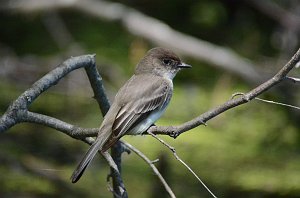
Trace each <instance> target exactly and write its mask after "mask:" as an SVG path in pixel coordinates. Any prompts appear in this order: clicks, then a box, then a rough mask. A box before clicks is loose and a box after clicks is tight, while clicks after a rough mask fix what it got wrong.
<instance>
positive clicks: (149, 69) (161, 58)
mask: <svg viewBox="0 0 300 198" xmlns="http://www.w3.org/2000/svg"><path fill="white" fill-rule="evenodd" d="M182 68H191V66H190V65H187V64H185V63H183V62H182V61H181V60H180V58H179V57H178V56H177V55H176V54H175V53H174V52H172V51H171V50H169V49H165V48H162V47H156V48H153V49H151V50H149V51H148V52H147V54H146V55H145V56H144V58H142V60H141V61H140V62H139V63H138V65H137V67H136V69H135V74H137V75H138V74H146V73H151V74H155V75H159V76H163V77H167V78H170V79H173V78H174V76H175V75H176V73H177V72H178V71H179V70H181V69H182Z"/></svg>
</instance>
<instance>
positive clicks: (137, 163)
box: [0, 0, 300, 198]
mask: <svg viewBox="0 0 300 198" xmlns="http://www.w3.org/2000/svg"><path fill="white" fill-rule="evenodd" d="M0 24H1V29H0V93H1V97H0V113H1V114H3V113H4V112H5V111H6V109H7V107H8V106H9V104H10V103H11V102H12V101H13V100H14V99H16V98H17V97H18V96H19V95H20V94H21V93H23V92H24V91H25V90H26V89H27V88H29V87H30V86H31V85H32V84H33V83H34V82H35V81H36V80H38V79H39V78H40V77H42V76H43V75H44V74H46V73H47V72H49V71H50V70H51V69H53V68H55V67H56V66H57V65H58V64H59V63H61V62H63V61H64V60H66V59H67V58H69V57H70V56H77V55H83V54H94V53H95V54H96V59H97V66H98V69H99V71H100V74H101V75H102V77H103V79H104V82H105V88H106V90H107V93H108V95H109V97H110V99H111V100H113V97H114V95H115V93H116V92H117V90H118V89H119V88H120V87H121V86H122V84H123V83H124V82H125V81H126V80H127V79H128V78H129V77H130V76H131V75H132V73H133V71H134V67H135V65H136V63H137V62H138V61H139V59H140V58H141V57H142V56H143V55H144V54H145V52H146V51H147V50H148V49H150V48H152V47H155V46H164V47H169V48H171V49H173V50H175V51H176V52H177V53H178V54H179V55H180V56H181V58H182V59H183V60H184V62H186V63H189V64H191V65H193V68H192V69H190V70H185V71H182V72H181V73H180V74H178V75H177V77H176V79H175V81H174V84H175V90H174V91H175V93H174V96H173V99H172V101H171V104H170V106H169V108H168V109H167V111H166V113H165V115H164V116H163V117H162V118H161V119H160V120H159V121H158V122H157V124H158V125H177V124H181V123H183V122H185V121H188V120H190V119H192V118H194V117H195V116H197V115H199V114H201V113H203V112H205V111H207V110H209V109H210V108H213V107H215V106H217V105H219V104H222V103H223V102H224V101H226V100H227V99H229V98H230V97H231V95H232V94H233V93H236V92H247V91H249V90H251V89H252V88H254V87H255V86H257V85H259V84H260V83H261V82H263V81H264V80H266V79H268V78H270V77H271V76H272V75H274V74H275V73H276V72H277V71H278V70H279V69H280V68H281V67H282V66H283V65H284V64H285V63H286V62H287V61H288V60H289V59H290V58H291V56H292V55H293V54H294V53H295V52H296V50H297V48H299V38H300V2H299V1H298V0H264V1H258V0H214V1H210V0H201V1H200V0H199V1H193V0H187V1H180V0H166V1H164V2H163V3H162V2H161V1H158V0H151V1H150V0H120V1H105V2H103V1H96V0H94V1H93V0H86V1H67V0H55V1H46V0H27V1H21V0H2V1H1V3H0ZM290 75H291V76H294V77H299V70H297V69H295V70H294V71H293V72H292V73H291V74H290ZM92 96H93V93H92V90H91V88H90V85H89V82H88V79H87V77H86V75H85V72H84V70H83V69H80V70H77V71H74V72H72V73H71V74H70V75H68V76H67V77H66V78H64V79H63V80H61V81H60V83H59V84H58V85H56V86H55V87H52V88H51V89H50V90H49V91H47V92H46V93H44V94H43V95H41V96H40V97H39V98H38V99H37V100H36V101H35V102H34V103H33V105H32V106H31V108H30V110H31V111H35V112H39V113H43V114H46V115H50V116H53V117H56V118H59V119H61V120H64V121H66V122H69V123H71V124H75V125H78V126H81V127H87V128H93V127H98V126H99V125H100V123H101V121H102V116H101V113H100V110H99V109H98V105H97V103H96V101H94V99H93V98H92ZM260 97H261V98H264V99H269V100H274V101H278V102H284V103H288V104H292V105H296V106H297V105H298V106H299V105H300V103H299V87H297V86H296V85H295V84H293V83H291V82H283V83H282V84H281V85H280V86H277V87H276V88H272V89H271V90H270V91H268V92H267V93H264V94H263V95H261V96H260ZM207 124H208V126H207V127H204V126H200V127H198V128H195V129H193V130H191V131H189V132H187V133H184V134H182V135H181V136H180V137H178V138H177V139H176V140H173V139H172V138H169V137H162V138H163V139H164V140H166V141H167V142H168V143H170V144H171V145H173V146H174V147H175V148H176V150H177V153H178V155H179V156H181V157H182V159H183V160H184V161H185V162H186V163H187V164H189V165H190V167H191V168H192V169H193V170H194V171H195V172H196V173H197V174H198V175H199V176H200V177H201V178H202V180H203V181H204V182H205V183H206V184H207V185H208V186H209V187H210V189H211V190H212V191H213V192H214V193H215V194H216V195H217V196H218V197H231V198H232V197H246V198H247V197H249V198H250V197H251V198H254V197H255V198H256V197H258V198H259V197H275V198H276V197H300V166H299V165H300V133H299V127H300V122H299V111H295V110H292V109H290V108H287V107H283V106H278V105H272V104H266V103H262V102H260V101H251V102H250V103H248V104H245V105H243V106H239V107H237V108H234V109H232V110H229V111H227V112H225V113H223V114H221V115H219V116H218V117H216V118H214V119H212V120H210V121H209V122H208V123H207ZM123 140H125V141H128V142H129V143H131V144H132V145H133V146H135V147H136V148H138V149H140V150H141V151H142V152H144V153H145V154H146V155H147V156H148V157H149V158H150V159H152V160H154V159H157V158H159V159H160V162H159V163H157V164H156V165H157V166H158V167H159V169H160V170H161V171H162V174H163V176H164V177H165V178H166V180H167V182H168V183H169V184H170V186H171V188H172V189H173V190H174V192H175V194H176V195H177V196H178V197H189V198H190V197H210V195H209V194H208V192H207V191H206V190H205V189H204V188H203V187H202V186H201V185H200V183H199V182H198V181H197V180H196V178H194V177H193V176H192V175H191V174H190V173H189V172H188V171H187V170H186V169H185V168H184V167H183V166H182V164H180V163H179V162H178V161H176V160H175V159H174V157H173V155H172V154H171V153H170V152H169V150H168V149H166V148H165V147H164V146H162V145H161V144H160V143H159V142H157V141H156V140H154V139H153V138H151V137H149V136H143V137H142V136H138V137H124V138H123ZM87 148H88V145H86V144H84V143H82V142H80V141H77V140H75V139H72V138H70V137H69V136H66V135H64V134H62V133H60V132H58V131H56V130H53V129H50V128H47V127H43V126H39V125H36V124H29V123H22V124H19V125H16V126H14V127H12V128H11V129H9V130H8V131H6V132H5V133H3V134H1V136H0V161H1V164H0V175H1V180H0V197H112V194H111V193H110V192H109V191H108V190H107V183H106V176H107V174H108V173H109V167H108V166H107V164H106V162H105V161H104V160H103V159H101V157H99V156H98V157H97V158H95V160H94V161H93V163H92V165H91V166H90V168H89V169H88V170H87V171H86V173H85V175H84V176H83V177H82V178H81V180H80V181H79V182H78V183H77V184H75V185H74V184H71V182H70V180H69V177H70V175H71V173H72V171H73V169H74V168H75V166H76V165H77V163H78V161H79V160H80V159H81V157H82V155H83V154H84V153H85V152H86V150H87ZM122 166H123V179H124V182H125V185H126V188H127V190H128V193H129V197H139V198H143V197H145V198H148V197H168V195H167V194H166V193H165V192H164V189H163V188H162V185H161V184H160V182H159V181H158V179H157V178H156V177H155V176H154V174H153V173H152V171H151V170H150V168H149V166H148V165H147V164H145V163H144V161H142V160H141V159H140V158H139V157H138V156H136V155H135V154H130V155H128V154H124V155H123V164H122Z"/></svg>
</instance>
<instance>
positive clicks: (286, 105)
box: [255, 97, 300, 110]
mask: <svg viewBox="0 0 300 198" xmlns="http://www.w3.org/2000/svg"><path fill="white" fill-rule="evenodd" d="M255 100H259V101H262V102H265V103H270V104H276V105H281V106H285V107H290V108H293V109H297V110H300V107H297V106H294V105H289V104H285V103H281V102H275V101H272V100H265V99H261V98H258V97H256V98H255Z"/></svg>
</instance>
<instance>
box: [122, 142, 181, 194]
mask: <svg viewBox="0 0 300 198" xmlns="http://www.w3.org/2000/svg"><path fill="white" fill-rule="evenodd" d="M121 142H122V144H124V145H125V146H126V147H127V148H129V149H130V150H131V151H133V152H134V153H135V154H137V155H138V156H140V157H141V158H142V159H143V160H144V161H145V162H146V163H147V164H149V166H150V167H151V168H152V170H153V172H154V174H155V175H156V176H157V177H158V179H159V180H160V182H161V183H162V184H163V186H164V187H165V189H166V191H167V192H168V193H169V195H170V197H172V198H174V197H176V196H175V194H174V193H173V191H172V189H171V188H170V186H169V185H168V183H167V182H166V180H165V179H164V178H163V176H162V175H161V174H160V172H159V170H158V169H157V168H156V166H155V165H154V164H153V161H151V160H150V159H149V158H148V157H147V156H146V155H144V153H142V152H141V151H139V150H138V149H136V148H135V147H133V146H132V145H131V144H129V143H127V142H123V141H121Z"/></svg>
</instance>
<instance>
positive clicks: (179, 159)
mask: <svg viewBox="0 0 300 198" xmlns="http://www.w3.org/2000/svg"><path fill="white" fill-rule="evenodd" d="M148 133H149V134H150V135H151V136H152V137H154V138H155V139H157V140H158V141H159V142H160V143H162V144H163V145H164V146H166V147H167V148H168V149H170V151H171V152H172V153H173V155H174V157H175V158H176V159H177V160H178V161H179V162H180V163H182V164H183V165H184V166H185V167H186V168H187V169H188V170H189V171H190V172H191V173H192V174H193V175H194V176H195V177H196V178H197V180H198V181H199V182H200V183H201V184H202V186H203V187H204V188H205V189H206V190H207V191H208V192H209V193H210V194H211V196H213V197H214V198H217V197H216V195H214V193H213V192H212V191H211V190H210V189H209V188H208V187H207V186H206V185H205V183H204V182H203V181H202V180H201V179H200V177H199V176H198V175H197V174H196V173H195V172H194V171H193V170H192V169H191V168H190V167H189V166H188V165H187V164H186V163H185V162H184V161H183V160H182V159H181V158H180V157H179V156H178V155H177V153H176V150H175V148H174V147H172V146H170V145H169V144H168V143H166V142H165V141H163V140H162V139H161V138H159V137H157V136H156V135H155V134H153V133H151V132H148Z"/></svg>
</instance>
